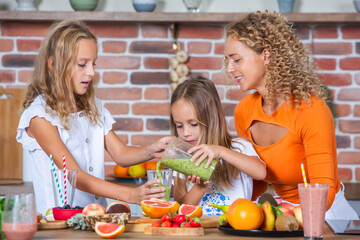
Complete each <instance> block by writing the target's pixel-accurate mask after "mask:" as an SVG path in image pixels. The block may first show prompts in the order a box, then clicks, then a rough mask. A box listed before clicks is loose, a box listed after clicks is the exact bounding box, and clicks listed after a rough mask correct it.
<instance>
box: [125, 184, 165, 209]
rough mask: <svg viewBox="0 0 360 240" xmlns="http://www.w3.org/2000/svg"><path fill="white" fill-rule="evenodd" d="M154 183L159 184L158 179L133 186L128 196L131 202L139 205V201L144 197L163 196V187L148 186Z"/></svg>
mask: <svg viewBox="0 0 360 240" xmlns="http://www.w3.org/2000/svg"><path fill="white" fill-rule="evenodd" d="M154 184H160V180H159V179H154V180H150V181H147V182H146V183H145V184H143V185H141V186H140V187H137V188H133V190H132V192H131V198H130V199H131V200H132V202H133V203H136V204H139V205H140V204H141V201H142V200H145V199H150V198H162V197H165V193H164V192H165V188H163V187H159V188H150V186H151V185H154Z"/></svg>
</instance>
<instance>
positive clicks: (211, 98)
mask: <svg viewBox="0 0 360 240" xmlns="http://www.w3.org/2000/svg"><path fill="white" fill-rule="evenodd" d="M180 99H183V100H185V101H187V102H188V103H189V104H190V105H191V106H193V108H194V110H195V117H196V120H197V121H198V123H199V126H200V136H199V139H198V144H213V145H220V146H223V147H226V148H230V147H231V144H232V137H231V136H230V134H229V133H228V131H227V125H226V119H225V114H224V111H223V108H222V105H221V101H220V97H219V94H218V92H217V90H216V87H215V85H214V83H213V82H212V81H211V80H209V79H206V78H201V77H198V78H195V79H189V80H186V81H184V82H183V83H181V84H180V85H178V86H177V88H176V89H175V91H174V92H173V94H172V96H171V104H170V106H173V104H174V103H175V102H176V101H178V100H180ZM170 129H171V133H172V135H174V136H178V134H177V131H176V126H175V122H174V118H173V116H172V113H170ZM238 175H239V169H237V168H235V167H234V166H232V165H231V164H229V163H228V162H226V161H222V162H218V164H217V165H216V168H215V170H214V173H213V177H214V179H215V181H216V182H217V183H218V185H219V187H220V188H221V189H222V188H223V187H232V184H231V182H230V179H229V176H232V177H233V178H237V177H238Z"/></svg>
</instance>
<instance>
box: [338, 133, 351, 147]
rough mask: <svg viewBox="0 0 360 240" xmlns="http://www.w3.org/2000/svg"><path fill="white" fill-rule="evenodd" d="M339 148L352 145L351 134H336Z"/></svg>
mask: <svg viewBox="0 0 360 240" xmlns="http://www.w3.org/2000/svg"><path fill="white" fill-rule="evenodd" d="M336 147H337V148H349V147H351V139H350V137H349V136H336Z"/></svg>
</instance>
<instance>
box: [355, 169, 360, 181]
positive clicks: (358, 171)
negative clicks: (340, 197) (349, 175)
mask: <svg viewBox="0 0 360 240" xmlns="http://www.w3.org/2000/svg"><path fill="white" fill-rule="evenodd" d="M355 175H356V181H360V168H355Z"/></svg>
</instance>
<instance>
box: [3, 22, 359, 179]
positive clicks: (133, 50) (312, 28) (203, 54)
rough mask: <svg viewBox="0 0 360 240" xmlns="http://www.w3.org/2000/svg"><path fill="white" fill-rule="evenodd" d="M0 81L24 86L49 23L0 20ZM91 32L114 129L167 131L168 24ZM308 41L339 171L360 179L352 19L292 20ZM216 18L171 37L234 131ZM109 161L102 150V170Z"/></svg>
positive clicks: (142, 138) (155, 134) (231, 89)
mask: <svg viewBox="0 0 360 240" xmlns="http://www.w3.org/2000/svg"><path fill="white" fill-rule="evenodd" d="M0 24H1V28H0V58H1V64H0V87H1V88H25V87H26V85H27V81H28V79H29V76H30V74H31V72H32V65H33V61H34V58H35V56H36V53H37V51H38V48H39V46H40V43H41V40H42V38H43V36H44V35H45V33H46V31H47V29H48V27H49V26H50V23H44V22H30V23H25V22H6V21H4V22H0ZM89 25H90V28H91V30H92V31H93V32H94V33H95V34H96V35H97V36H98V40H99V58H98V61H97V75H98V78H99V79H100V80H99V82H98V92H97V96H98V97H99V98H100V99H102V101H103V104H104V105H105V107H106V108H107V109H109V111H110V112H111V113H112V114H113V116H114V118H115V120H116V123H115V125H114V130H115V131H116V133H117V134H118V135H119V136H120V138H121V139H122V140H123V141H124V143H126V144H129V145H144V144H148V143H151V142H153V141H154V140H155V139H158V138H159V137H161V136H164V135H168V134H169V117H168V116H169V101H170V95H171V91H170V88H169V83H170V80H169V72H170V69H169V66H168V59H169V58H170V57H172V56H173V55H174V51H173V50H172V35H171V30H170V25H168V24H165V23H164V24H123V23H107V24H89ZM296 28H297V34H298V36H299V37H300V38H301V39H302V41H303V42H304V43H305V44H307V45H308V46H309V47H311V49H312V51H313V53H314V57H315V59H316V62H317V63H318V65H319V68H320V73H321V74H322V76H323V78H324V80H325V83H326V85H327V86H328V87H329V89H330V93H331V96H332V99H333V103H334V105H335V112H336V115H337V118H336V136H337V148H338V162H339V174H340V178H341V179H342V180H344V181H360V71H359V70H360V40H359V39H360V24H358V25H341V24H336V25H311V24H308V25H299V26H296ZM224 34H225V32H224V25H222V24H218V25H208V24H206V25H201V24H180V25H179V28H178V38H179V41H180V42H181V46H182V47H183V48H184V49H185V50H186V51H187V52H188V53H189V55H190V60H189V62H188V63H187V64H188V66H189V67H190V69H191V73H192V74H194V75H203V76H205V77H208V78H210V79H212V80H213V81H214V82H215V84H216V85H217V87H218V91H219V94H220V96H221V99H222V102H223V106H224V109H225V112H226V115H227V120H228V123H229V130H230V131H231V133H233V134H235V127H234V121H233V117H232V115H233V110H234V107H235V106H236V104H237V103H238V101H239V100H241V99H242V98H243V97H244V96H245V93H243V92H242V91H241V90H240V89H239V87H238V86H234V85H229V83H228V82H227V81H226V80H225V78H224V76H223V74H222V73H221V70H222V60H221V59H222V54H223V43H224V40H225V39H224ZM113 164H114V163H113V162H112V161H111V159H110V158H109V157H107V163H106V173H107V174H109V173H111V172H112V167H113Z"/></svg>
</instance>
